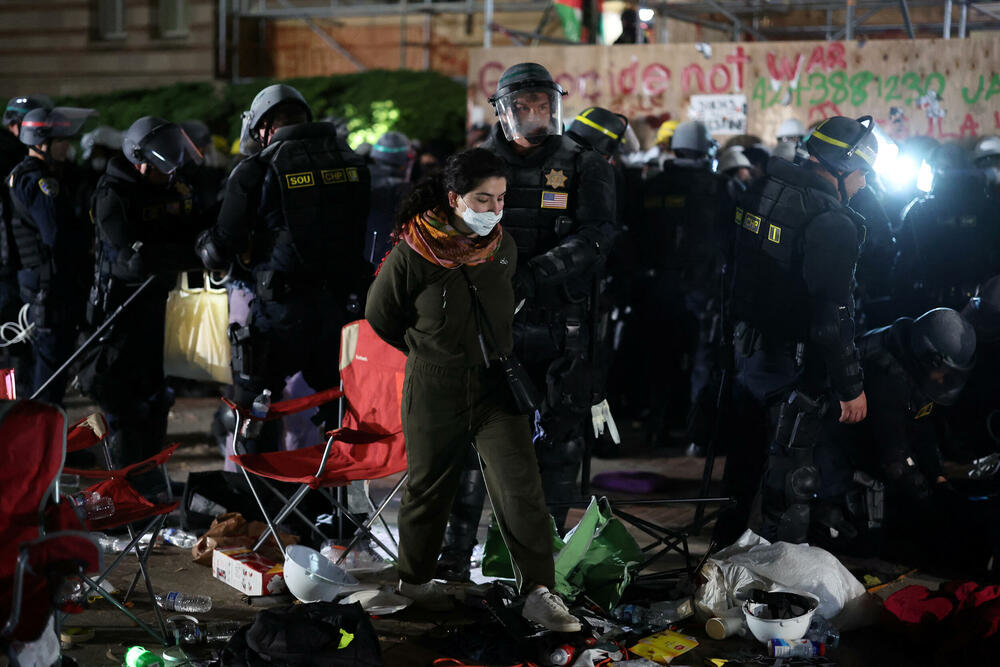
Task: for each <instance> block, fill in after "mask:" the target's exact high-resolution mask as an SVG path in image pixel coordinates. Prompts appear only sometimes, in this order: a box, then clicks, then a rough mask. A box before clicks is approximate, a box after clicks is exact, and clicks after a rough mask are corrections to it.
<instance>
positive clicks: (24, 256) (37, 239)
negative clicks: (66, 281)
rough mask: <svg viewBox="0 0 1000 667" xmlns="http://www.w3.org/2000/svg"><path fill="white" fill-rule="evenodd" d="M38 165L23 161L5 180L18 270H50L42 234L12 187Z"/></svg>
mask: <svg viewBox="0 0 1000 667" xmlns="http://www.w3.org/2000/svg"><path fill="white" fill-rule="evenodd" d="M39 164H43V163H42V162H41V161H40V160H37V159H31V160H23V161H21V162H20V163H19V164H18V165H17V166H16V167H14V170H13V171H11V172H10V176H9V177H8V178H7V185H8V190H9V193H10V202H11V208H12V209H13V210H12V211H11V213H12V215H11V221H10V225H11V235H12V236H13V238H14V247H15V248H16V250H17V260H18V263H19V266H20V268H22V269H30V270H38V269H41V268H43V267H44V268H45V269H51V260H52V255H51V252H50V251H49V249H48V247H46V245H45V244H44V243H42V234H41V232H40V231H39V229H38V225H37V224H36V223H35V221H34V220H32V219H31V214H30V213H29V212H28V209H27V205H26V204H25V202H22V201H20V200H19V199H18V197H17V195H16V194H15V193H14V188H13V185H14V184H15V183H16V182H17V181H18V179H20V178H21V177H22V176H23V175H24V174H25V173H26V172H29V171H36V170H38V166H39ZM39 173H42V172H39ZM56 196H58V195H56Z"/></svg>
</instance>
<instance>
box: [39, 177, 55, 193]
mask: <svg viewBox="0 0 1000 667" xmlns="http://www.w3.org/2000/svg"><path fill="white" fill-rule="evenodd" d="M38 189H39V190H41V191H42V193H43V194H45V195H47V196H49V197H56V196H58V195H59V181H57V180H56V179H54V178H52V177H46V178H39V179H38Z"/></svg>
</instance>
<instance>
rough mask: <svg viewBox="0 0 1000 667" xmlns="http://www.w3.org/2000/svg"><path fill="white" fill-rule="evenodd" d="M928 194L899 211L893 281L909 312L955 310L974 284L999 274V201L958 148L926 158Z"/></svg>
mask: <svg viewBox="0 0 1000 667" xmlns="http://www.w3.org/2000/svg"><path fill="white" fill-rule="evenodd" d="M931 160H932V163H933V164H932V166H933V167H934V172H935V173H934V180H933V185H932V188H931V191H930V193H928V194H927V195H925V196H923V197H920V198H918V199H915V200H914V201H913V202H911V203H910V204H909V206H907V207H906V208H905V209H904V210H903V214H902V215H903V218H902V219H903V222H902V225H901V228H900V230H899V233H898V234H897V241H898V253H897V261H896V266H895V276H894V282H895V284H896V287H897V290H899V292H900V299H901V300H902V301H903V303H904V304H906V305H905V306H904V307H908V308H909V310H910V312H914V311H917V312H919V310H922V309H924V308H930V307H933V306H937V305H944V306H949V307H954V308H961V307H963V306H964V305H965V303H966V302H967V301H968V299H969V297H971V296H972V294H973V291H974V290H975V287H976V285H978V284H979V283H980V282H981V281H984V280H987V279H988V278H989V277H990V276H993V275H995V274H996V273H997V272H1000V205H998V204H1000V202H998V198H997V193H996V190H995V188H994V186H993V184H992V183H991V182H990V181H989V180H988V179H987V173H986V172H985V171H983V170H981V169H976V168H974V167H973V166H972V165H971V164H969V163H968V161H967V156H966V155H965V154H964V151H962V149H961V148H960V147H959V146H956V145H954V144H944V145H942V146H940V147H938V148H937V149H936V150H935V151H934V153H933V155H932V156H931Z"/></svg>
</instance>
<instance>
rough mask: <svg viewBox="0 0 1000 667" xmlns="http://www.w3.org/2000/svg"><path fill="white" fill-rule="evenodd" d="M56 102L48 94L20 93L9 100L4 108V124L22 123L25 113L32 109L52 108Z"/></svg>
mask: <svg viewBox="0 0 1000 667" xmlns="http://www.w3.org/2000/svg"><path fill="white" fill-rule="evenodd" d="M54 106H55V104H53V103H52V98H50V97H49V96H48V95H19V96H17V97H12V98H10V99H9V100H8V101H7V107H6V108H5V109H4V110H3V124H4V125H15V124H17V125H20V124H21V121H22V120H23V119H24V115H25V114H26V113H28V112H29V111H31V110H32V109H51V108H52V107H54Z"/></svg>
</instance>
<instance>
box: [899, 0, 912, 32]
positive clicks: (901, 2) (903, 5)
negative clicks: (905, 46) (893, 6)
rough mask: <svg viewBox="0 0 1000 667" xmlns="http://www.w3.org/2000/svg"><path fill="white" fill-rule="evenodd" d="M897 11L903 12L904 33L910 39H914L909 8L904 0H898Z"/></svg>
mask: <svg viewBox="0 0 1000 667" xmlns="http://www.w3.org/2000/svg"><path fill="white" fill-rule="evenodd" d="M899 11H901V12H902V13H903V23H905V24H906V34H907V35H908V36H909V38H910V39H914V34H913V22H912V21H910V8H909V7H907V6H906V0H899Z"/></svg>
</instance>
